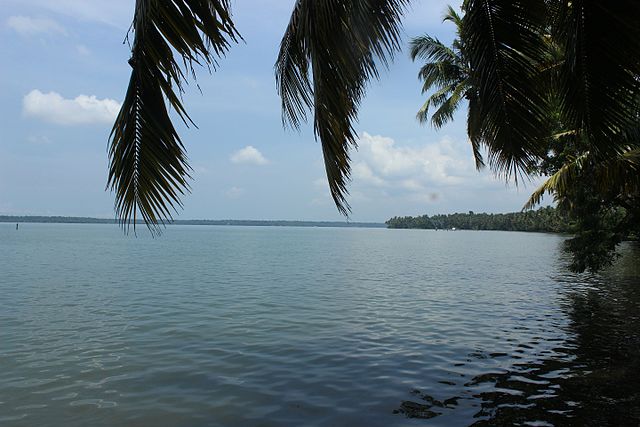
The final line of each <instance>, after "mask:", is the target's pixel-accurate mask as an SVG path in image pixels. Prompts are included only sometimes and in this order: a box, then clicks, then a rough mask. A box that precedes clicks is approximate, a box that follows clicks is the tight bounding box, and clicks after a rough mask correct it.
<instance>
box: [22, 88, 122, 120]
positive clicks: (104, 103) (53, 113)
mask: <svg viewBox="0 0 640 427" xmlns="http://www.w3.org/2000/svg"><path fill="white" fill-rule="evenodd" d="M22 109H23V112H24V114H25V115H27V116H30V117H35V118H38V119H41V120H44V121H47V122H50V123H55V124H60V125H82V124H92V123H111V122H113V121H114V120H115V118H116V116H117V114H118V111H119V110H120V103H119V102H118V101H115V100H113V99H109V98H105V99H98V98H97V97H96V96H94V95H91V96H87V95H79V96H77V97H75V98H74V99H66V98H63V97H62V96H61V95H60V94H59V93H56V92H49V93H42V92H40V91H39V90H37V89H34V90H32V91H31V92H29V93H28V94H27V95H26V96H25V97H24V99H23V100H22Z"/></svg>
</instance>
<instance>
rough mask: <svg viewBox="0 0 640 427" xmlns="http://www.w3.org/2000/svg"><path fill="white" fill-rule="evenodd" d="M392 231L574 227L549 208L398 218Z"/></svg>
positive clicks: (568, 229)
mask: <svg viewBox="0 0 640 427" xmlns="http://www.w3.org/2000/svg"><path fill="white" fill-rule="evenodd" d="M386 224H387V227H388V228H420V229H427V230H441V229H452V228H456V229H460V230H504V231H534V232H549V233H571V232H572V231H573V224H572V222H571V221H570V220H569V218H568V217H567V215H566V214H563V213H562V212H561V211H559V210H558V209H556V208H554V207H551V206H547V207H543V208H540V209H538V210H529V211H525V212H510V213H499V214H493V213H474V212H473V211H469V212H468V213H453V214H439V215H433V216H429V215H422V216H415V217H413V216H402V217H400V216H396V217H393V218H391V219H389V220H388V221H386Z"/></svg>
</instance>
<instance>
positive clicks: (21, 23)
mask: <svg viewBox="0 0 640 427" xmlns="http://www.w3.org/2000/svg"><path fill="white" fill-rule="evenodd" d="M7 26H8V27H9V28H11V29H12V30H14V31H15V32H16V33H18V34H20V35H22V36H35V35H38V34H62V35H66V34H67V31H66V30H65V29H64V27H63V26H62V25H60V24H58V23H57V22H56V21H54V20H52V19H49V18H31V17H29V16H10V17H9V19H7Z"/></svg>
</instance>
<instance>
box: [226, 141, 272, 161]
mask: <svg viewBox="0 0 640 427" xmlns="http://www.w3.org/2000/svg"><path fill="white" fill-rule="evenodd" d="M231 162H232V163H237V164H241V163H242V164H250V165H266V164H268V163H269V160H267V159H266V158H265V157H264V156H263V155H262V153H261V152H260V151H259V150H258V149H257V148H255V147H254V146H253V145H247V146H246V147H244V148H242V149H240V150H238V151H236V152H235V153H233V154H232V155H231Z"/></svg>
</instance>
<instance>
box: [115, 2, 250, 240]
mask: <svg viewBox="0 0 640 427" xmlns="http://www.w3.org/2000/svg"><path fill="white" fill-rule="evenodd" d="M132 28H133V34H134V41H133V46H132V50H131V59H130V60H129V64H130V65H131V68H132V72H131V78H130V80H129V87H128V89H127V93H126V95H125V98H124V102H123V104H122V108H121V110H120V112H119V113H118V116H117V118H116V121H115V124H114V125H113V129H112V131H111V136H110V147H109V160H110V166H109V181H108V184H107V186H108V187H109V188H110V189H111V190H112V191H114V192H115V195H116V205H115V210H116V214H117V217H118V219H119V221H120V222H121V224H122V225H123V226H125V228H126V229H128V228H129V226H130V225H131V224H133V227H134V230H135V227H136V222H137V218H138V216H140V217H141V219H142V220H143V221H144V222H145V223H146V224H147V226H148V227H149V229H150V230H151V232H152V233H157V232H159V231H160V228H159V226H160V224H164V222H165V221H166V220H169V219H171V217H172V214H173V212H174V211H175V210H176V209H177V207H179V206H181V201H180V196H181V195H183V194H184V193H185V192H186V191H188V189H189V185H188V181H187V180H188V179H189V171H190V167H189V165H188V163H187V159H186V155H185V152H184V146H183V144H182V141H181V140H180V137H179V136H178V134H177V133H176V130H175V128H174V126H173V124H172V122H171V117H170V116H169V113H168V111H167V105H166V102H165V100H166V101H167V102H168V103H169V105H170V106H171V107H173V109H174V110H175V111H176V113H177V114H178V116H179V117H180V118H181V119H182V120H183V121H184V122H185V123H186V124H189V123H192V122H191V119H190V118H189V116H188V114H187V112H186V110H185V108H184V106H183V104H182V101H181V99H180V94H181V92H182V91H183V85H184V83H185V82H186V76H187V74H191V75H194V76H195V72H194V68H193V64H204V65H207V66H209V67H212V66H213V67H215V65H216V59H217V57H219V56H220V55H223V54H224V53H225V52H226V50H227V49H228V47H229V44H230V42H231V41H236V40H237V38H239V34H238V33H237V31H236V29H235V27H234V24H233V22H232V20H231V16H230V13H229V4H228V1H227V0H174V1H163V0H137V1H136V9H135V16H134V20H133V25H132ZM180 62H181V63H182V65H183V68H181V65H180Z"/></svg>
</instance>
